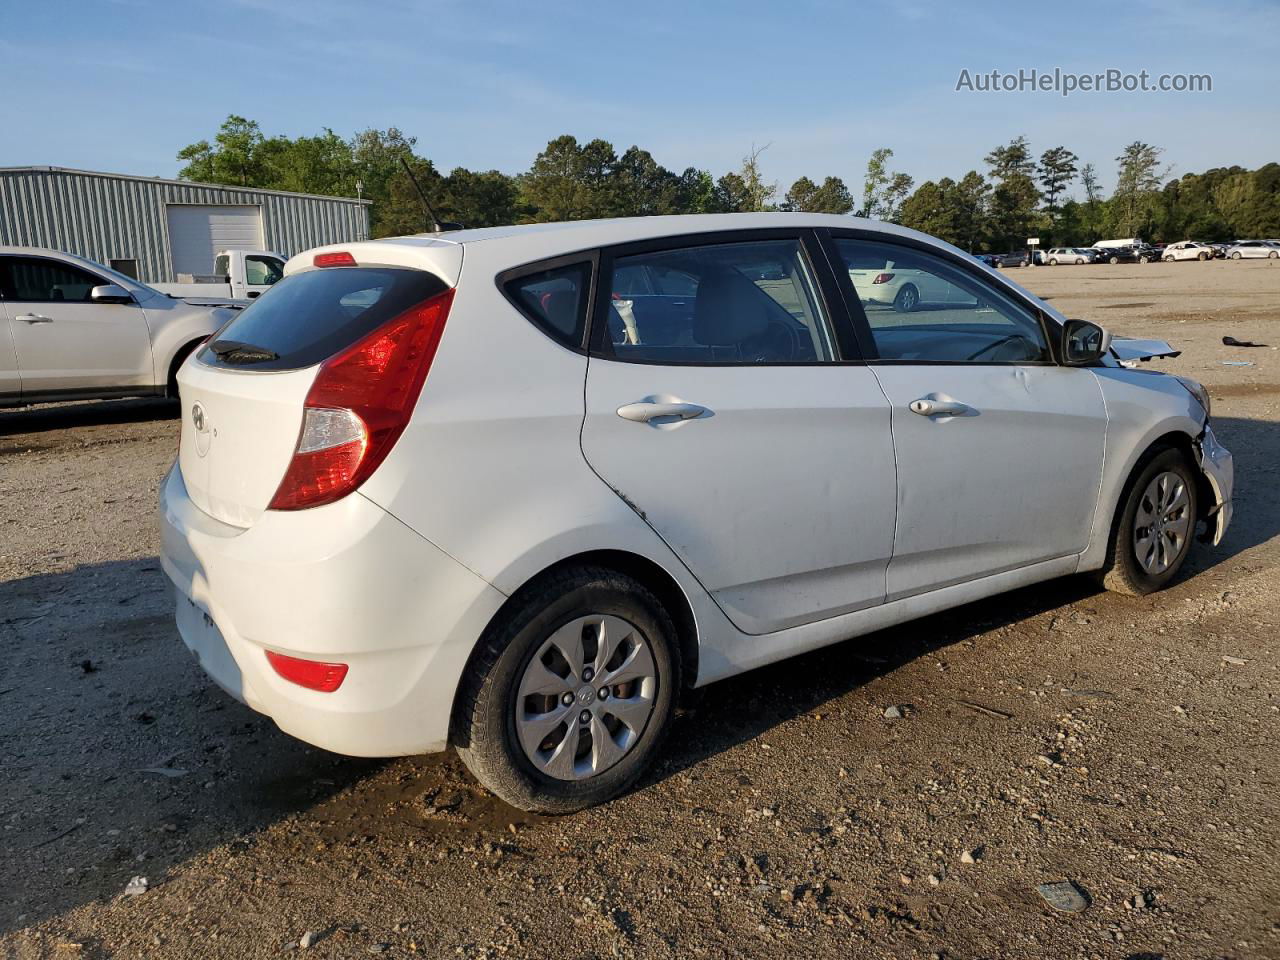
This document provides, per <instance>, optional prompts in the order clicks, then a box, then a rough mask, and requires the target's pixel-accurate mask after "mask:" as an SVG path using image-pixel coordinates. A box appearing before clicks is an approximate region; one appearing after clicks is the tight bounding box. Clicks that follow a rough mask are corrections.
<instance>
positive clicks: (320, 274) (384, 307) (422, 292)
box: [200, 267, 448, 370]
mask: <svg viewBox="0 0 1280 960" xmlns="http://www.w3.org/2000/svg"><path fill="white" fill-rule="evenodd" d="M446 289H448V285H447V284H446V283H445V282H444V281H443V280H441V279H440V278H439V277H437V276H435V275H434V274H431V273H427V272H425V271H423V270H405V269H399V268H395V267H328V268H325V269H322V270H308V271H306V272H305V273H295V274H293V275H292V276H289V277H285V278H284V279H283V280H281V281H280V282H279V283H277V284H275V285H274V286H272V287H271V288H270V289H269V290H267V291H266V292H265V293H263V295H262V296H260V297H259V298H258V299H257V300H255V301H253V304H252V305H251V306H249V307H248V308H247V309H245V310H244V311H243V312H242V313H240V314H239V315H238V316H237V317H236V318H235V319H234V320H232V321H231V322H230V323H228V324H227V325H226V326H225V327H223V328H222V329H221V330H220V331H218V334H217V336H216V337H215V338H214V339H213V340H211V341H210V342H209V343H208V344H207V345H206V346H205V348H204V349H203V350H202V351H201V353H200V360H201V361H202V362H203V363H207V364H209V365H211V366H215V367H217V366H225V367H241V368H244V367H247V368H249V369H253V370H297V369H300V368H302V367H310V366H314V365H315V364H317V363H320V362H321V361H323V360H327V359H329V357H331V356H333V355H334V354H335V353H337V352H338V351H340V350H342V349H344V348H345V347H348V346H350V345H351V344H353V343H355V342H356V341H357V340H359V339H360V338H361V337H363V336H364V335H365V334H367V333H369V332H371V331H372V330H374V329H376V328H377V327H380V326H381V325H382V324H384V323H386V322H387V321H388V320H390V319H392V318H393V317H396V316H398V315H399V314H401V313H403V312H404V311H405V310H407V309H409V308H410V307H412V306H414V305H415V304H418V303H421V302H422V301H423V300H426V299H428V298H430V297H433V296H435V295H437V294H439V293H443V292H444V291H445V290H446ZM232 344H243V345H244V347H245V349H244V350H241V351H233V350H230V349H228V348H229V346H230V345H232ZM220 348H221V349H220ZM219 354H221V356H219ZM272 354H275V356H274V357H273V356H271V355H272Z"/></svg>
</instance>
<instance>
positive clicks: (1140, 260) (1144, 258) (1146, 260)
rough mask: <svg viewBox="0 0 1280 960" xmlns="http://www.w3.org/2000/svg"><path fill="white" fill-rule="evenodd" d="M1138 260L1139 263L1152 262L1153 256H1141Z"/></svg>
mask: <svg viewBox="0 0 1280 960" xmlns="http://www.w3.org/2000/svg"><path fill="white" fill-rule="evenodd" d="M1138 262H1139V263H1150V262H1151V258H1150V257H1139V258H1138Z"/></svg>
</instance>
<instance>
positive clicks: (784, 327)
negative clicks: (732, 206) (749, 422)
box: [604, 240, 834, 364]
mask: <svg viewBox="0 0 1280 960" xmlns="http://www.w3.org/2000/svg"><path fill="white" fill-rule="evenodd" d="M639 277H643V278H644V282H643V283H638V282H637V278H639ZM606 289H607V290H608V291H609V292H610V294H611V299H610V301H609V306H608V311H607V324H608V329H607V336H605V338H604V340H605V344H604V349H605V352H606V354H607V355H610V356H612V357H614V358H615V359H618V360H631V361H644V362H649V363H671V364H681V363H691V364H715V363H813V362H819V361H823V360H830V359H831V358H832V356H833V355H834V351H833V348H832V336H831V331H830V327H829V325H828V323H827V321H826V318H825V317H824V316H823V315H822V312H821V310H820V308H819V306H818V298H817V296H816V295H815V294H814V283H813V278H812V277H811V276H810V273H809V270H808V267H807V266H806V265H805V261H804V257H803V255H802V253H801V250H800V242H799V241H798V240H769V241H761V242H752V243H733V244H717V245H708V246H702V247H689V248H685V249H681V250H663V251H660V252H655V253H644V254H638V255H635V256H631V257H620V258H619V259H617V260H616V261H615V262H614V266H613V272H612V275H611V276H610V277H609V278H607V286H606Z"/></svg>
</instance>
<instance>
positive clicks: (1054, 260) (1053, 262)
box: [1049, 258, 1058, 267]
mask: <svg viewBox="0 0 1280 960" xmlns="http://www.w3.org/2000/svg"><path fill="white" fill-rule="evenodd" d="M1057 265H1058V261H1057V258H1054V259H1052V260H1050V261H1049V266H1051V267H1056V266H1057Z"/></svg>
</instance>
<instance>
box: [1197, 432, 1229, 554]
mask: <svg viewBox="0 0 1280 960" xmlns="http://www.w3.org/2000/svg"><path fill="white" fill-rule="evenodd" d="M1195 451H1196V459H1197V461H1198V462H1199V466H1200V472H1201V473H1202V474H1203V475H1204V479H1205V484H1206V485H1207V487H1208V489H1209V491H1210V492H1211V493H1212V494H1213V503H1212V504H1211V505H1210V507H1209V508H1208V509H1207V510H1205V511H1203V513H1202V514H1201V519H1203V520H1204V521H1205V530H1204V532H1203V533H1202V534H1201V535H1200V539H1201V540H1202V541H1204V542H1205V543H1211V544H1213V545H1214V546H1215V547H1216V546H1217V545H1218V544H1220V543H1221V542H1222V538H1223V537H1224V536H1226V533H1227V527H1228V526H1229V525H1230V524H1231V513H1232V505H1231V498H1232V496H1233V494H1234V487H1235V465H1234V463H1233V461H1232V459H1231V451H1230V450H1228V449H1227V448H1226V447H1224V446H1222V445H1221V444H1220V443H1218V438H1217V437H1216V436H1214V433H1213V427H1211V426H1210V425H1209V424H1208V423H1207V422H1206V423H1205V426H1204V432H1203V433H1201V434H1200V436H1198V437H1196V440H1195Z"/></svg>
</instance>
